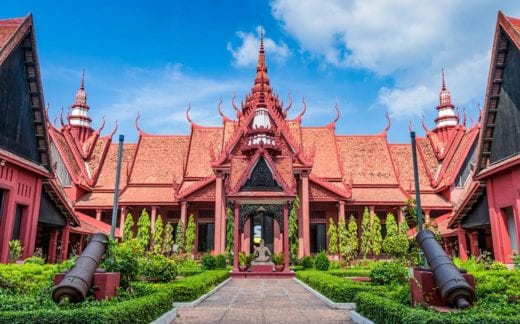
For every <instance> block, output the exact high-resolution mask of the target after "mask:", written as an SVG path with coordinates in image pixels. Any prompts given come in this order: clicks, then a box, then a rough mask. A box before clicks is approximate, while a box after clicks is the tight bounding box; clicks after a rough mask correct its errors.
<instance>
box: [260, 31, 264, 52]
mask: <svg viewBox="0 0 520 324" xmlns="http://www.w3.org/2000/svg"><path fill="white" fill-rule="evenodd" d="M263 51H264V26H262V25H260V52H263Z"/></svg>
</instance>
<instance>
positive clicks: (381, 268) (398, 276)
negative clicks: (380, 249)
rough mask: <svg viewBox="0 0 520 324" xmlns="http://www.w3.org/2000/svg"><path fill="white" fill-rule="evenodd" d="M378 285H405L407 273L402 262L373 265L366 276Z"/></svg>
mask: <svg viewBox="0 0 520 324" xmlns="http://www.w3.org/2000/svg"><path fill="white" fill-rule="evenodd" d="M368 276H369V277H370V279H372V282H373V283H375V284H378V285H386V284H392V283H406V281H407V278H408V271H407V270H406V267H405V266H404V263H402V262H377V263H374V264H373V266H372V269H371V270H370V273H369V275H368Z"/></svg>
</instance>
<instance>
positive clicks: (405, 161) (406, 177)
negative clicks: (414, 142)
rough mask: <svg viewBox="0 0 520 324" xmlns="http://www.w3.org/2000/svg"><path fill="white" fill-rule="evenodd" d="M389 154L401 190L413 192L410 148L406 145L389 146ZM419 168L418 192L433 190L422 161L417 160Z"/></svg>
mask: <svg viewBox="0 0 520 324" xmlns="http://www.w3.org/2000/svg"><path fill="white" fill-rule="evenodd" d="M390 152H392V158H393V160H394V163H395V166H396V168H397V172H398V174H399V182H400V183H401V186H402V187H403V189H405V190H407V191H414V188H415V187H414V176H413V162H412V147H411V145H408V144H390ZM417 164H418V167H419V188H420V190H421V191H422V190H433V188H432V186H431V183H430V180H429V178H428V175H427V173H426V170H425V168H424V163H423V162H422V159H419V158H418V159H417Z"/></svg>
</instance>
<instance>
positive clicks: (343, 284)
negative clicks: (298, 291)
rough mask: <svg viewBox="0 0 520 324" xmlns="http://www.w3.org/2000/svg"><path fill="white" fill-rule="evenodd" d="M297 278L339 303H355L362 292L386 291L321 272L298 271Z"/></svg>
mask: <svg viewBox="0 0 520 324" xmlns="http://www.w3.org/2000/svg"><path fill="white" fill-rule="evenodd" d="M296 278H298V279H300V280H301V281H303V282H305V283H306V284H308V285H309V286H311V287H312V288H314V289H316V290H317V291H319V292H320V293H322V294H323V295H325V296H327V297H328V298H329V299H331V300H333V301H335V302H338V303H351V302H354V298H355V297H356V295H357V294H358V293H360V292H365V291H373V292H377V291H382V290H384V287H375V286H371V285H370V284H368V283H365V282H357V281H352V280H348V279H344V278H341V277H338V276H334V275H331V274H329V273H327V272H321V271H313V270H308V271H298V272H296ZM382 288H383V289H382Z"/></svg>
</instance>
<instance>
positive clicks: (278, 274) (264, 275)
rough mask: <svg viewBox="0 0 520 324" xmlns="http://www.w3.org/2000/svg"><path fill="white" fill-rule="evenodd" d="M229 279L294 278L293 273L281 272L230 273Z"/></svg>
mask: <svg viewBox="0 0 520 324" xmlns="http://www.w3.org/2000/svg"><path fill="white" fill-rule="evenodd" d="M230 276H231V278H233V279H248V278H249V279H292V278H294V277H295V276H296V274H295V273H294V272H293V271H285V270H284V271H281V272H273V270H272V269H271V270H270V271H245V272H240V271H235V270H233V271H231V273H230Z"/></svg>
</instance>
